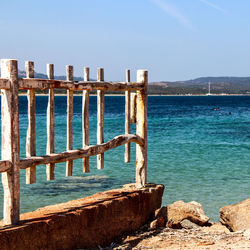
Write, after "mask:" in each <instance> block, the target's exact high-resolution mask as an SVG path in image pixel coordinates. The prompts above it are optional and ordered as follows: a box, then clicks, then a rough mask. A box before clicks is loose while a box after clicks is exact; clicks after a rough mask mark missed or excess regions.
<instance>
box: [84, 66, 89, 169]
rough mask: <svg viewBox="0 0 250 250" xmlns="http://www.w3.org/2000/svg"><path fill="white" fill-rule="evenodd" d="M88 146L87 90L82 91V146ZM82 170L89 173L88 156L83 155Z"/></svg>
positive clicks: (87, 72) (87, 71)
mask: <svg viewBox="0 0 250 250" xmlns="http://www.w3.org/2000/svg"><path fill="white" fill-rule="evenodd" d="M84 81H89V68H88V67H84ZM86 146H89V90H83V92H82V147H83V148H85V147H86ZM82 160H83V162H82V170H83V172H84V173H89V157H84V158H83V159H82Z"/></svg>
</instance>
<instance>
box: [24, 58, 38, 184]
mask: <svg viewBox="0 0 250 250" xmlns="http://www.w3.org/2000/svg"><path fill="white" fill-rule="evenodd" d="M25 69H26V77H27V78H34V62H30V61H27V62H25ZM27 98H28V130H27V137H26V157H31V156H35V155H36V96H35V89H30V90H28V91H27ZM35 182H36V166H32V167H29V168H26V184H32V183H35Z"/></svg>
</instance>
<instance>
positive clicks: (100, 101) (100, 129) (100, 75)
mask: <svg viewBox="0 0 250 250" xmlns="http://www.w3.org/2000/svg"><path fill="white" fill-rule="evenodd" d="M97 81H104V69H103V68H98V70H97ZM104 101H105V100H104V91H103V90H97V144H101V143H103V142H104ZM97 168H98V169H103V168H104V154H99V155H97Z"/></svg>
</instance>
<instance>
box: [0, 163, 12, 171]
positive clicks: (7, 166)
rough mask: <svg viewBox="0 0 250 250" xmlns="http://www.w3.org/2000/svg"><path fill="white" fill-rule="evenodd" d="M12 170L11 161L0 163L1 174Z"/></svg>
mask: <svg viewBox="0 0 250 250" xmlns="http://www.w3.org/2000/svg"><path fill="white" fill-rule="evenodd" d="M10 170H11V161H0V173H3V172H8V171H10Z"/></svg>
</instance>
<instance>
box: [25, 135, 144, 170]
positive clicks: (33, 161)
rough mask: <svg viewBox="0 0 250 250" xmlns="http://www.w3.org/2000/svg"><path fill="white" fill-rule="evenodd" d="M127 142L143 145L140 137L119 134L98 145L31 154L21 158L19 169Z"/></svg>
mask: <svg viewBox="0 0 250 250" xmlns="http://www.w3.org/2000/svg"><path fill="white" fill-rule="evenodd" d="M128 142H134V143H136V144H138V145H141V146H142V147H143V145H144V141H143V139H141V138H140V137H139V136H137V135H133V134H129V135H119V136H116V137H114V138H113V139H111V140H109V141H107V142H105V143H102V144H99V145H94V146H86V147H85V148H82V149H74V150H70V151H67V152H62V153H54V154H50V155H44V156H32V157H30V158H25V159H21V160H20V166H21V169H25V168H27V167H30V166H32V165H40V164H49V163H58V162H65V161H68V160H75V159H81V158H83V157H89V156H94V155H98V154H103V153H104V152H106V151H108V150H111V149H113V148H116V147H119V146H121V145H124V144H126V143H128Z"/></svg>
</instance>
